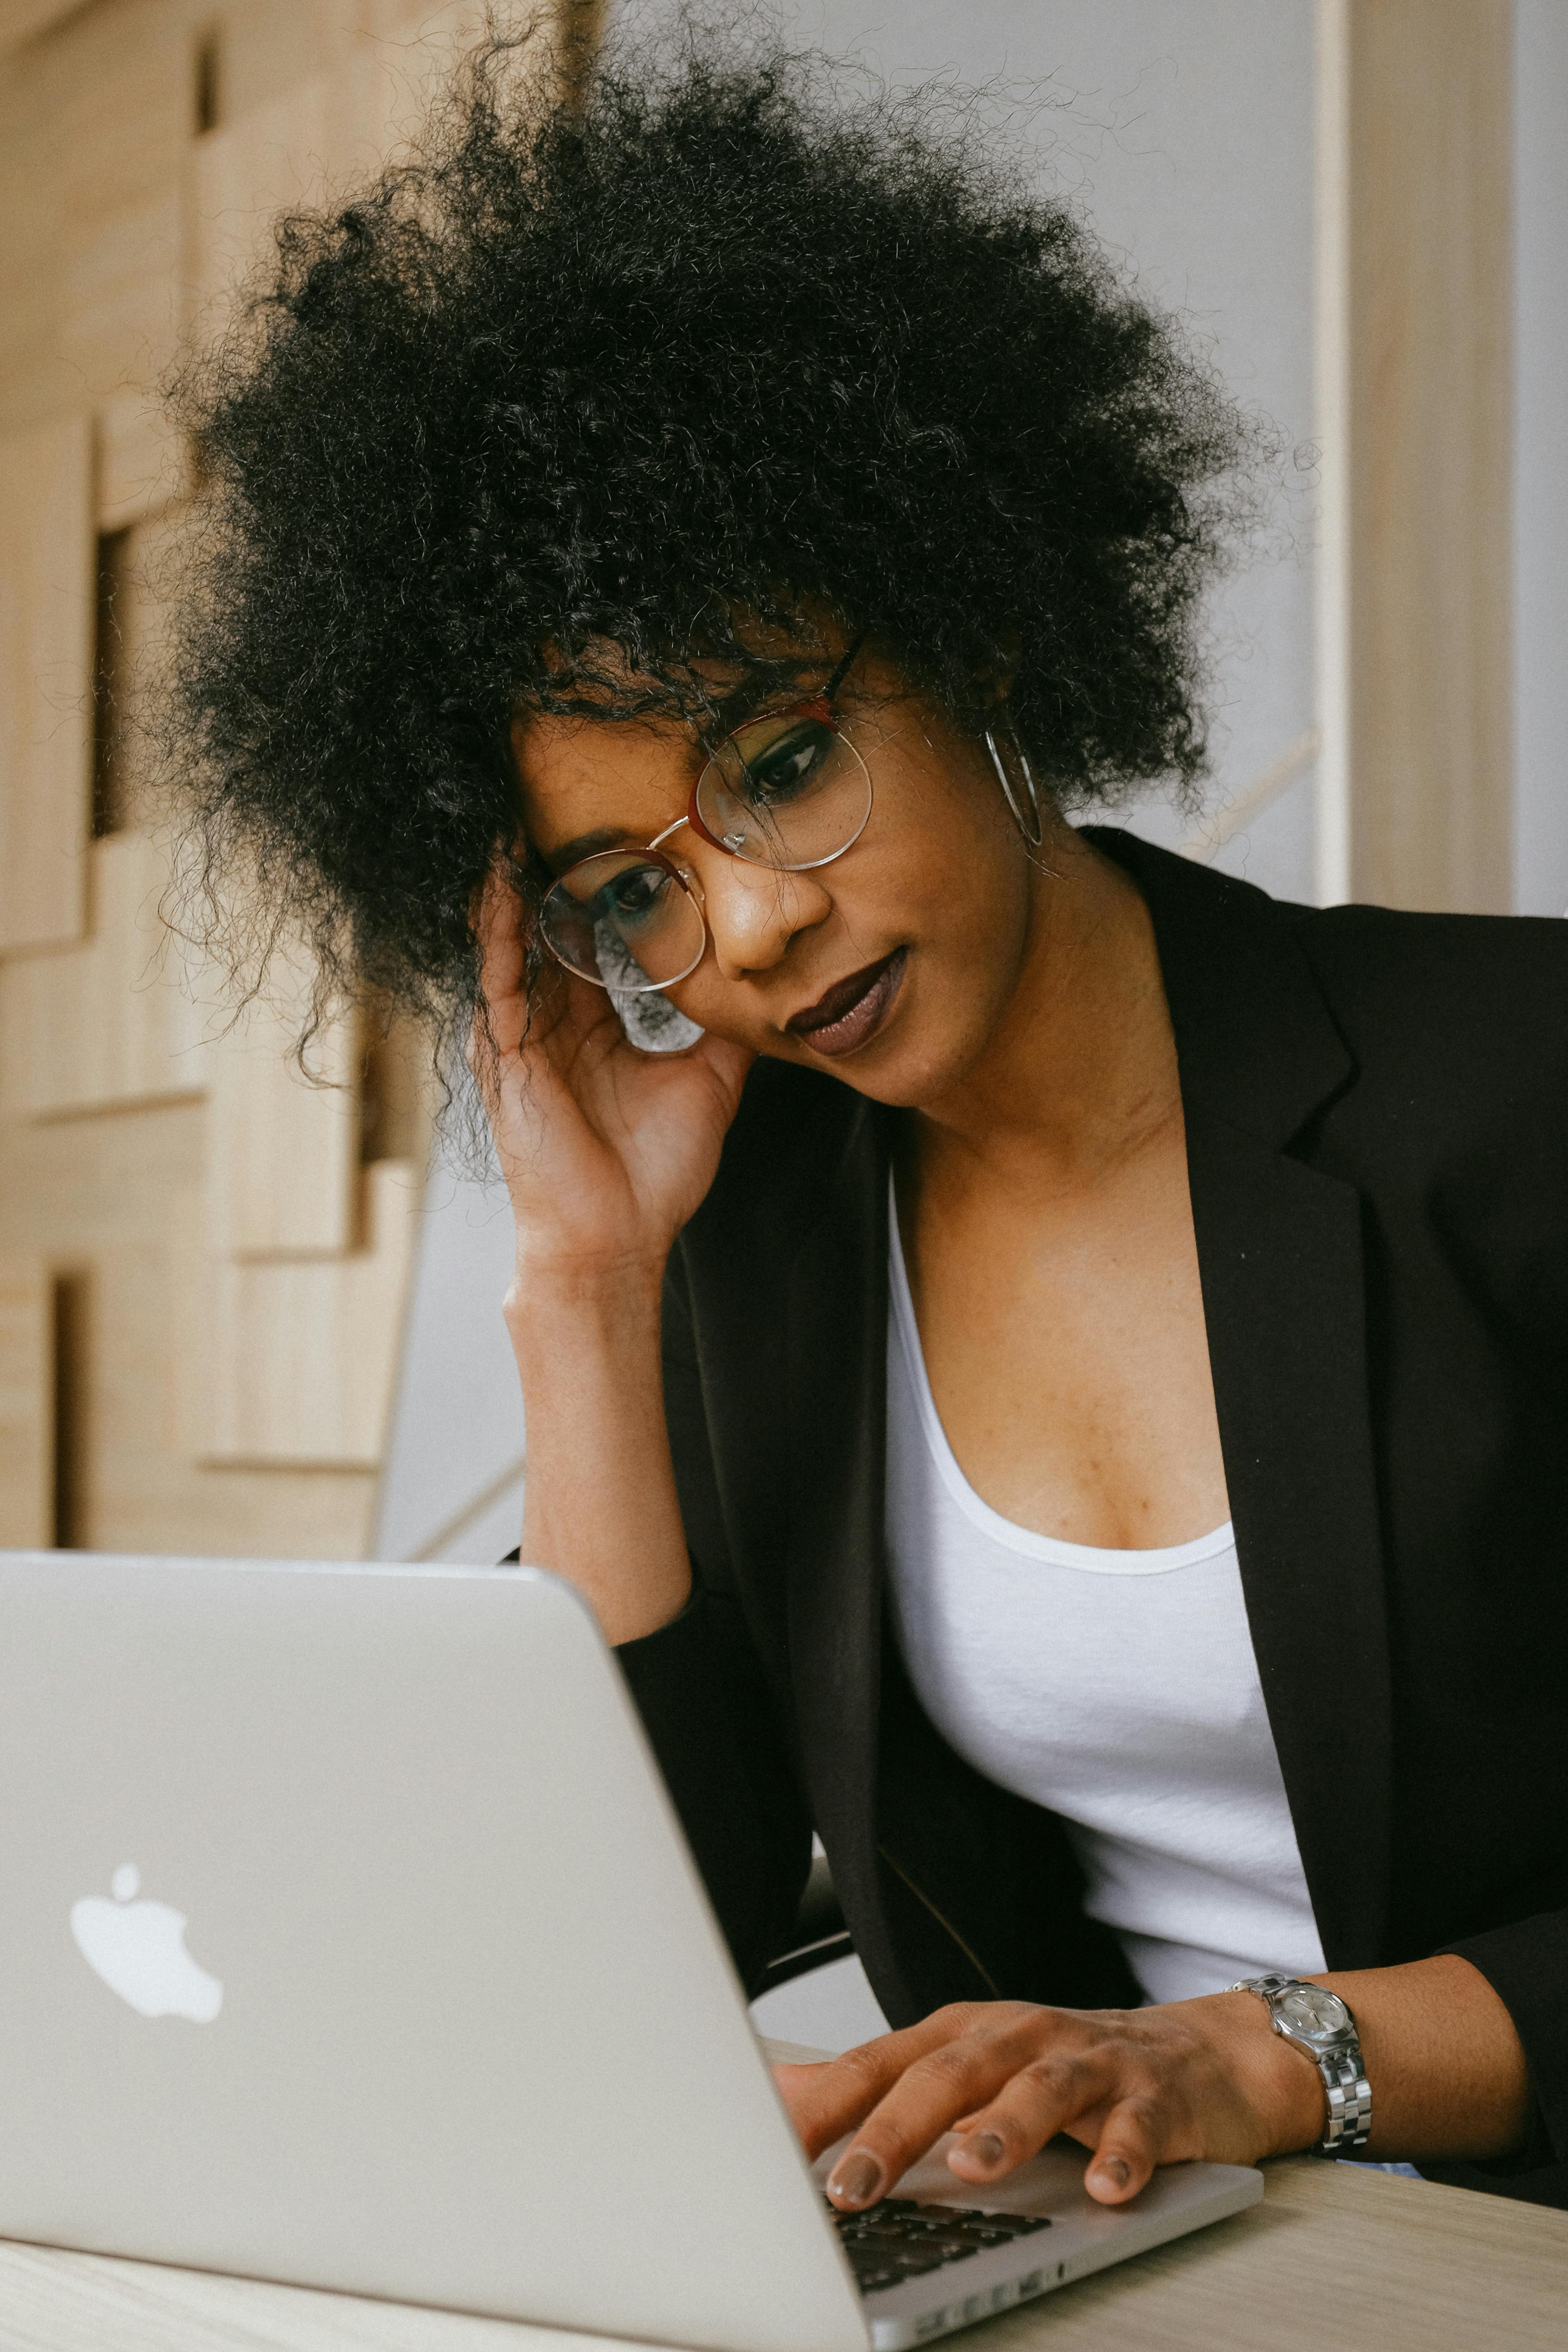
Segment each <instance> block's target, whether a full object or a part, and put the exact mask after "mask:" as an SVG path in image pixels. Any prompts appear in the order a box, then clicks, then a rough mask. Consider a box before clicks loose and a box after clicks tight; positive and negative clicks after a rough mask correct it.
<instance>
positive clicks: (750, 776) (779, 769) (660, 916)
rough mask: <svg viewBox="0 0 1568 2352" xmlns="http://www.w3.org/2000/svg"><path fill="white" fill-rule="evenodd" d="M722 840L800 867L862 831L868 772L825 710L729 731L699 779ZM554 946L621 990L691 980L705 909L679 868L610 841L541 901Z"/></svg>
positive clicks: (867, 809)
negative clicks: (608, 846)
mask: <svg viewBox="0 0 1568 2352" xmlns="http://www.w3.org/2000/svg"><path fill="white" fill-rule="evenodd" d="M696 803H697V813H698V814H699V816H700V818H701V820H702V823H703V824H705V825H706V827H707V828H708V831H709V832H710V834H711V835H713V838H714V839H715V840H716V841H719V842H721V843H722V844H723V845H724V847H725V848H726V849H727V850H729V851H730V853H731V856H735V857H740V858H743V859H745V860H746V861H747V862H748V863H750V864H752V865H754V866H773V867H774V868H775V869H781V870H783V871H784V872H788V873H801V872H804V871H805V869H806V868H807V867H810V866H826V865H828V864H830V863H831V862H832V860H833V859H834V858H836V857H841V856H843V855H844V852H845V851H846V850H847V848H849V847H850V845H851V844H852V843H854V842H856V841H858V839H859V837H860V835H861V834H862V833H863V832H864V831H865V827H866V821H867V819H868V817H869V815H870V814H871V779H870V776H869V774H868V772H867V769H866V765H865V762H864V761H863V760H862V759H861V758H860V755H859V753H858V751H856V750H855V748H854V746H853V745H852V744H850V743H848V742H847V740H845V738H844V737H843V735H841V734H840V733H839V731H838V730H837V728H836V727H835V726H834V725H833V724H832V723H831V720H830V719H827V718H826V717H825V716H818V715H817V714H816V712H814V711H812V710H809V709H805V710H802V709H795V710H791V711H775V712H773V713H772V714H770V715H768V716H765V717H763V718H760V719H752V720H751V721H750V722H749V723H748V724H747V725H746V726H744V727H742V728H740V729H738V730H736V732H735V733H734V734H732V735H730V736H728V737H726V739H725V740H724V741H723V742H722V743H721V745H720V746H719V748H718V750H717V751H715V752H714V754H713V756H712V758H711V759H710V761H708V763H707V765H706V767H705V768H704V769H703V771H702V772H701V774H700V777H699V778H698V782H697V793H696ZM540 920H541V925H542V929H543V933H544V938H545V941H546V943H547V945H548V946H549V947H550V948H551V949H552V951H553V952H554V953H555V954H556V955H557V956H558V957H559V958H560V960H561V961H562V962H563V964H565V965H566V966H567V967H568V969H569V970H570V971H575V972H580V973H581V974H582V976H583V978H584V980H592V981H595V982H597V983H598V985H599V986H600V987H601V988H607V989H611V990H613V991H614V992H616V993H617V994H620V995H633V996H635V995H642V994H646V993H647V992H649V991H651V990H654V989H659V988H668V987H669V986H670V985H671V984H672V983H673V982H676V981H678V980H684V979H685V978H686V975H687V974H688V972H690V971H695V970H696V968H697V966H698V964H699V963H700V961H701V960H702V950H703V947H704V945H705V943H706V940H707V932H706V929H705V928H704V925H703V920H702V915H701V911H700V908H699V907H698V904H697V901H696V900H695V898H693V897H692V896H691V894H690V892H689V890H687V889H686V888H685V887H683V885H682V883H681V881H680V878H679V875H678V874H677V873H676V871H675V869H674V867H673V866H670V865H669V864H668V862H667V861H666V860H665V859H664V858H662V857H653V856H649V854H648V853H647V851H646V850H637V849H611V850H605V851H603V852H602V853H601V854H600V855H599V856H596V857H584V858H583V859H581V860H580V861H579V863H578V864H577V865H575V866H571V867H569V868H568V870H567V871H566V873H564V874H563V876H562V877H561V879H560V880H559V881H558V882H557V883H555V884H554V886H553V887H552V889H551V890H550V891H549V892H548V893H547V895H546V897H545V900H544V904H543V907H542V910H541V917H540Z"/></svg>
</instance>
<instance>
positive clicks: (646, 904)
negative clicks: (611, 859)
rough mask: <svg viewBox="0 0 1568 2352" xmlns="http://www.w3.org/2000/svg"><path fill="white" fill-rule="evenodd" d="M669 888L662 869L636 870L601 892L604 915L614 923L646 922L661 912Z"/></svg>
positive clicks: (644, 867)
mask: <svg viewBox="0 0 1568 2352" xmlns="http://www.w3.org/2000/svg"><path fill="white" fill-rule="evenodd" d="M669 887H670V884H669V877H668V874H666V873H665V871H664V870H663V868H662V867H661V866H632V867H631V868H630V869H629V871H628V872H626V873H625V874H618V875H617V876H616V879H615V880H614V881H613V882H611V883H609V884H607V885H606V887H605V889H603V890H602V891H601V892H600V894H599V902H600V908H601V912H602V913H603V915H605V917H607V918H608V919H609V920H610V921H611V922H614V923H618V924H626V923H638V922H646V921H647V919H648V917H649V916H650V915H652V914H654V913H656V912H657V911H658V905H659V901H660V899H661V898H663V896H664V894H665V892H666V891H667V890H668V888H669Z"/></svg>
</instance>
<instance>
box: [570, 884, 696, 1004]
mask: <svg viewBox="0 0 1568 2352" xmlns="http://www.w3.org/2000/svg"><path fill="white" fill-rule="evenodd" d="M540 922H541V926H542V929H543V932H544V937H545V941H546V943H547V945H548V946H550V947H551V948H552V949H553V950H554V952H555V953H556V955H558V956H559V957H560V959H561V961H562V962H563V964H565V965H566V966H567V967H568V969H569V970H570V971H575V972H580V973H581V974H582V976H583V978H584V980H592V981H596V982H598V984H599V986H600V987H601V988H608V989H613V990H615V991H616V993H617V994H619V995H623V996H640V995H643V994H646V993H647V992H648V991H649V990H650V989H656V988H668V986H669V985H670V983H671V982H674V981H677V980H684V979H685V977H686V975H687V973H688V972H689V971H695V970H696V967H697V966H698V964H700V962H701V961H702V950H703V947H704V945H705V944H706V940H707V936H708V935H707V932H706V931H705V929H703V923H702V916H701V912H700V908H698V905H697V901H696V900H695V898H692V896H691V894H690V892H689V890H687V889H685V888H683V887H682V885H681V882H680V879H679V876H678V875H677V874H675V873H674V872H673V871H672V869H671V868H670V867H669V866H667V865H666V864H665V863H664V861H663V860H662V859H661V858H652V857H649V856H647V853H646V851H642V850H636V849H609V850H605V852H604V853H603V854H602V855H601V856H597V857H584V859H582V860H581V862H580V863H579V864H578V865H576V866H571V867H570V868H569V869H568V870H567V872H566V873H564V874H563V876H562V877H561V879H560V881H559V882H557V883H556V884H555V886H554V887H553V889H552V890H551V891H550V892H549V893H548V895H547V896H546V898H545V901H544V905H543V907H542V909H541V913H540Z"/></svg>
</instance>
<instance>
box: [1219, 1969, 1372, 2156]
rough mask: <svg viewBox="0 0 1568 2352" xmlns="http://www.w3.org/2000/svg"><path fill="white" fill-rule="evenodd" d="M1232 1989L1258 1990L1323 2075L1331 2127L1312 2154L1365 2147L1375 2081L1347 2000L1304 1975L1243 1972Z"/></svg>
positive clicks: (1277, 2022) (1278, 2025)
mask: <svg viewBox="0 0 1568 2352" xmlns="http://www.w3.org/2000/svg"><path fill="white" fill-rule="evenodd" d="M1230 1990H1231V1991H1232V1992H1255V1993H1257V1995H1258V1999H1259V2000H1263V2001H1265V2002H1267V2004H1268V2014H1269V2016H1270V2017H1271V2018H1272V2020H1273V2021H1274V2031H1275V2032H1276V2033H1279V2034H1283V2036H1284V2038H1285V2040H1286V2041H1287V2042H1294V2043H1295V2045H1296V2047H1297V2049H1298V2050H1304V2051H1305V2052H1306V2053H1307V2055H1308V2057H1309V2058H1310V2059H1311V2061H1312V2063H1313V2064H1314V2065H1315V2066H1316V2067H1317V2070H1318V2072H1319V2074H1321V2076H1322V2078H1323V2088H1324V2090H1325V2091H1326V2092H1327V2093H1328V2095H1329V2127H1328V2129H1327V2131H1326V2132H1325V2133H1324V2134H1323V2137H1322V2138H1321V2140H1320V2141H1319V2142H1318V2144H1317V2146H1316V2147H1314V2149H1313V2151H1312V2153H1313V2155H1314V2156H1344V2155H1346V2154H1348V2152H1349V2151H1350V2150H1351V2149H1352V2148H1354V2147H1365V2146H1366V2141H1367V2135H1368V2133H1369V2132H1370V2131H1371V2129H1372V2085H1371V2084H1370V2083H1369V2082H1368V2081H1367V2079H1366V2069H1365V2067H1364V2066H1363V2064H1362V2056H1361V2042H1360V2039H1359V2037H1358V2035H1357V2033H1356V2022H1355V2019H1354V2018H1353V2017H1352V2014H1351V2011H1350V2008H1349V2006H1348V2004H1347V2003H1346V2002H1344V2001H1342V2000H1341V1999H1340V1997H1339V1995H1338V1993H1337V1992H1328V1991H1326V1990H1324V1988H1323V1987H1322V1986H1321V1985H1314V1984H1303V1983H1302V1981H1301V1979H1300V1977H1243V1978H1242V1979H1241V1981H1240V1983H1239V1984H1233V1985H1232V1986H1231V1988H1230Z"/></svg>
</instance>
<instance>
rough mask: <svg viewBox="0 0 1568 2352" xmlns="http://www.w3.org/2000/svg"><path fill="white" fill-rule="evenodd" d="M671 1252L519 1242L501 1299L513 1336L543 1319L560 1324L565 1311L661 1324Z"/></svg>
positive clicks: (603, 1320)
mask: <svg viewBox="0 0 1568 2352" xmlns="http://www.w3.org/2000/svg"><path fill="white" fill-rule="evenodd" d="M667 1256H668V1252H666V1253H661V1254H660V1255H658V1256H645V1255H620V1256H616V1257H611V1258H603V1257H596V1256H585V1255H561V1254H559V1253H554V1252H533V1251H530V1250H525V1249H522V1248H520V1249H519V1250H518V1253H517V1255H516V1257H515V1259H514V1260H513V1264H512V1277H511V1281H510V1284H509V1285H508V1286H507V1293H506V1297H505V1298H504V1299H503V1300H502V1302H501V1313H502V1315H503V1316H504V1317H505V1318H506V1325H507V1328H508V1330H509V1331H510V1332H511V1334H512V1336H513V1338H514V1339H516V1338H517V1337H518V1336H519V1334H520V1333H531V1332H533V1331H534V1330H536V1329H537V1328H539V1327H540V1326H541V1325H549V1326H551V1327H552V1328H553V1329H559V1327H560V1322H561V1318H563V1317H567V1318H571V1319H572V1320H573V1321H574V1323H578V1324H581V1325H584V1326H586V1327H591V1326H593V1325H595V1324H600V1325H603V1326H607V1327H611V1328H626V1327H628V1326H631V1327H637V1326H640V1325H642V1324H646V1323H647V1321H648V1320H650V1319H651V1320H652V1322H653V1323H654V1325H655V1327H656V1328H657V1325H658V1319H659V1316H660V1313H661V1311H662V1303H663V1296H664V1270H665V1264H666V1258H667Z"/></svg>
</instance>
